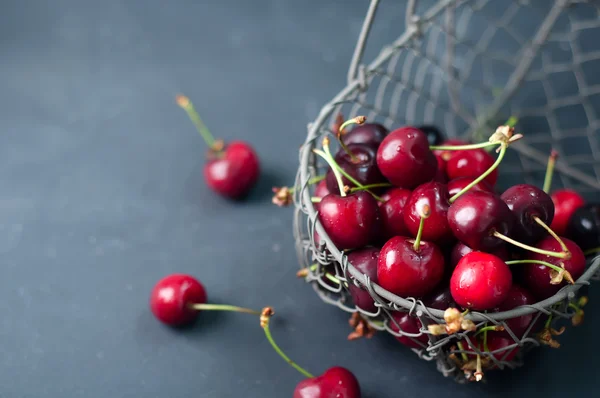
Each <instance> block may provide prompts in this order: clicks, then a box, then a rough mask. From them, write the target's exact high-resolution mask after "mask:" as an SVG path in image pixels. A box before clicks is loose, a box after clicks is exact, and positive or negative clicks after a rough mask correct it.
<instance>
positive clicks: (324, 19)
mask: <svg viewBox="0 0 600 398" xmlns="http://www.w3.org/2000/svg"><path fill="white" fill-rule="evenodd" d="M366 5H367V3H366V2H364V1H343V0H338V1H321V0H310V1H308V0H305V1H291V0H272V1H264V0H256V1H244V0H229V1H218V2H217V1H212V2H208V1H203V2H199V1H172V2H164V1H159V0H145V1H124V0H121V1H117V0H107V1H95V2H91V1H81V0H56V1H53V2H33V1H20V2H19V1H15V0H10V1H6V2H4V3H3V4H2V6H1V8H0V50H1V54H2V60H1V61H0V125H1V126H2V131H1V132H0V134H1V135H0V137H1V145H0V176H1V177H0V181H1V182H2V189H1V190H0V253H1V264H2V266H1V268H2V273H1V277H0V291H1V292H2V293H1V296H0V311H1V313H2V326H1V328H0V386H2V387H0V397H6V398H13V397H35V398H45V397H52V398H58V397H69V398H75V397H89V398H96V397H97V398H105V397H145V398H151V397H161V398H163V397H169V398H177V397H195V398H201V397H206V398H208V397H222V398H225V397H277V398H280V397H289V396H291V392H292V390H293V388H294V386H295V384H296V383H297V382H298V381H299V380H301V377H300V375H299V374H298V373H296V371H294V370H293V369H292V368H290V367H289V366H287V365H286V364H285V363H284V362H283V361H282V360H281V358H279V357H278V356H277V355H276V354H275V352H274V351H272V349H271V348H270V346H269V344H268V342H267V341H266V339H265V338H264V335H263V332H262V330H261V329H260V327H259V326H258V322H257V320H256V319H255V318H252V317H251V316H248V315H241V314H209V313H206V314H202V316H201V319H200V320H199V322H198V323H197V324H196V325H195V326H194V327H193V328H190V329H189V330H185V331H174V330H171V329H169V328H167V327H164V326H163V325H161V324H159V323H158V322H157V321H155V319H154V318H153V317H152V315H151V314H150V311H149V309H148V297H149V292H150V289H151V288H152V286H153V284H154V283H155V282H156V281H157V280H158V279H160V278H161V277H163V276H165V275H167V274H169V273H173V272H185V273H190V274H193V275H195V276H197V277H198V278H199V279H200V280H202V282H203V283H204V284H205V285H206V286H207V289H208V293H209V297H210V301H211V302H214V303H232V304H239V305H243V306H248V307H252V308H261V307H262V306H264V305H272V306H274V307H275V308H276V311H277V315H278V319H279V321H278V322H274V324H273V334H274V336H275V338H276V339H277V340H278V342H279V344H280V345H281V346H282V347H283V348H284V350H285V351H286V352H287V353H288V354H289V355H290V356H291V357H292V358H293V359H295V360H296V361H297V362H299V363H300V364H302V365H303V366H305V367H307V368H308V369H309V370H311V371H313V372H315V373H318V372H321V371H323V370H325V369H326V368H327V367H329V366H332V365H336V364H339V365H344V366H346V367H348V368H350V369H351V370H353V371H354V372H355V373H356V375H357V376H358V377H359V379H360V381H361V384H362V386H363V388H364V391H365V396H368V397H373V398H375V397H419V398H427V397H440V396H448V397H476V396H477V397H480V396H490V397H501V396H502V397H504V396H507V395H512V396H519V397H521V396H523V397H525V396H530V394H534V393H538V394H542V395H541V396H545V397H555V396H566V394H573V396H584V395H586V396H590V395H591V394H592V392H591V391H593V390H594V389H596V388H598V387H599V386H600V384H599V383H600V381H599V379H598V377H597V376H598V375H599V372H598V368H597V367H596V362H595V359H594V358H595V357H596V356H597V355H598V354H600V351H598V348H597V346H594V345H593V338H594V337H596V336H597V333H598V332H597V330H598V328H600V324H599V323H598V320H597V319H598V318H594V317H593V316H590V317H588V320H587V322H586V323H585V325H584V326H582V327H580V328H578V329H573V330H569V331H568V332H567V333H566V334H565V335H563V336H561V342H562V343H563V348H561V349H559V350H550V349H543V350H539V351H538V352H537V353H534V354H532V355H531V357H529V360H528V362H527V365H526V366H525V367H523V368H521V369H519V370H517V371H513V372H510V371H507V372H504V373H502V374H501V375H497V376H495V377H491V378H490V380H489V383H488V384H487V385H468V386H460V385H457V384H455V383H454V382H453V381H451V380H449V379H445V378H444V377H442V376H441V375H440V374H439V373H438V372H437V371H436V369H435V366H434V364H433V363H427V362H425V361H421V360H418V359H417V358H416V356H415V355H414V354H413V353H412V352H410V351H409V350H406V349H404V347H399V346H398V345H397V344H395V342H394V341H393V340H392V339H391V338H387V337H389V336H379V337H377V338H374V339H372V340H360V341H354V342H348V341H346V339H345V337H346V335H347V333H348V332H349V328H348V325H347V315H346V314H344V313H342V312H341V311H340V310H338V309H336V308H334V307H331V306H328V305H325V304H323V303H322V302H321V301H320V300H319V299H318V298H317V297H316V296H315V294H314V293H313V291H312V289H311V288H310V287H309V286H307V285H305V284H304V283H302V282H301V281H299V280H297V279H296V277H295V275H294V274H295V272H296V270H297V267H298V265H297V260H296V256H295V253H294V246H293V237H292V211H291V209H280V208H277V207H275V206H273V205H272V204H271V202H270V197H271V192H270V188H271V186H273V185H288V184H291V183H292V182H293V178H294V175H295V172H296V168H297V165H298V147H299V145H300V144H301V143H302V142H303V140H304V137H305V134H306V124H307V122H309V121H311V120H312V119H313V118H314V117H315V116H316V115H317V112H318V110H319V108H320V106H321V105H322V104H324V103H325V102H327V101H328V100H329V99H330V98H331V97H333V96H334V95H335V94H336V93H337V92H338V91H339V90H340V89H341V88H342V87H343V86H344V84H345V76H346V70H347V66H348V64H349V60H350V56H351V53H352V49H353V46H354V43H355V40H356V38H357V35H358V32H359V29H360V25H361V22H362V18H363V16H364V13H365V11H366ZM403 9H404V7H403V6H402V7H401V6H398V7H388V8H387V11H386V12H381V13H379V14H378V27H377V28H376V29H375V30H374V32H373V46H375V47H376V46H377V45H379V46H380V45H382V44H384V43H386V42H387V41H389V40H391V39H392V38H394V37H395V36H396V35H397V34H398V33H399V32H401V26H402V19H403ZM373 55H374V52H373V51H368V52H367V54H366V56H367V57H372V56H373ZM180 92H182V93H185V94H187V95H189V96H190V97H191V99H192V100H193V101H194V102H195V104H196V106H197V108H198V109H199V110H200V112H201V114H202V116H203V117H204V119H205V121H206V123H207V124H208V125H209V126H210V127H211V128H212V130H213V132H214V133H215V135H218V136H219V137H221V138H224V139H232V138H242V139H246V140H248V141H251V142H252V143H254V144H255V145H256V147H257V150H258V152H259V154H260V157H261V160H262V162H263V163H262V164H263V169H264V173H263V174H262V176H261V179H260V183H259V184H258V186H257V187H256V189H255V190H254V191H253V193H252V195H251V197H250V198H249V200H247V201H245V202H243V203H231V202H229V201H226V200H223V199H221V198H220V197H217V196H216V195H214V194H213V193H212V192H210V191H209V190H208V189H207V187H206V186H205V184H204V182H203V179H202V176H201V170H202V165H203V159H204V151H205V147H204V144H203V142H202V141H201V139H200V137H199V136H198V135H197V134H196V132H195V131H194V129H193V127H192V125H191V123H190V121H189V120H188V119H187V117H186V115H185V113H184V112H183V111H182V110H181V109H179V108H178V107H177V106H176V105H175V103H174V96H175V95H176V94H177V93H180ZM594 293H595V292H592V294H591V302H590V304H589V306H588V307H587V311H588V313H593V312H594V311H595V310H597V309H598V306H597V304H596V303H595V302H594V297H597V294H594Z"/></svg>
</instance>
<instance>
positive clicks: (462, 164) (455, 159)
mask: <svg viewBox="0 0 600 398" xmlns="http://www.w3.org/2000/svg"><path fill="white" fill-rule="evenodd" d="M494 162H495V160H494V158H493V157H492V156H491V155H490V154H489V153H487V152H486V151H485V150H483V149H482V148H477V149H469V150H462V151H454V152H452V154H451V155H450V158H449V159H448V160H447V162H446V174H447V175H448V178H449V179H450V180H453V179H455V178H458V177H473V178H477V177H479V176H480V175H481V174H483V173H484V172H485V171H486V170H488V169H489V168H490V167H491V166H492V165H493V164H494ZM497 180H498V170H497V169H496V170H494V171H492V172H491V173H490V174H489V175H488V176H487V177H486V178H485V179H484V181H485V182H486V183H487V184H488V185H489V186H491V187H494V186H495V185H496V181H497Z"/></svg>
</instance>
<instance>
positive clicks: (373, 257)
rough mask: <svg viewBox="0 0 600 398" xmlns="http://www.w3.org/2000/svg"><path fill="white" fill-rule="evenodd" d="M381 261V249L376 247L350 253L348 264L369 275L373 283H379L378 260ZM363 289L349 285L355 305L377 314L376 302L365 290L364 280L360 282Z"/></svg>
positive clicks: (352, 284)
mask: <svg viewBox="0 0 600 398" xmlns="http://www.w3.org/2000/svg"><path fill="white" fill-rule="evenodd" d="M378 259H379V249H378V248H376V247H366V248H364V249H359V250H355V251H352V252H350V253H348V262H349V263H350V264H352V265H353V266H354V268H356V269H357V270H358V271H360V272H361V273H363V274H365V275H367V276H368V277H369V278H370V279H371V282H374V283H377V260H378ZM358 281H359V282H360V284H361V287H358V286H356V285H355V284H354V283H348V289H349V290H350V295H351V296H352V299H353V300H354V304H355V305H356V306H357V307H359V308H362V309H363V310H365V311H368V312H372V313H373V312H377V307H375V302H374V301H373V298H372V297H371V295H370V294H369V291H368V290H367V289H365V288H364V285H363V284H364V279H359V280H358Z"/></svg>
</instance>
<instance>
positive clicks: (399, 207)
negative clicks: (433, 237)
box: [379, 188, 411, 241]
mask: <svg viewBox="0 0 600 398" xmlns="http://www.w3.org/2000/svg"><path fill="white" fill-rule="evenodd" d="M410 195H411V192H410V191H409V190H408V189H404V188H392V189H389V190H387V191H386V192H385V193H384V194H383V195H381V198H382V199H383V200H384V201H383V202H379V213H380V215H381V223H382V226H383V231H382V236H383V238H384V239H385V240H386V241H387V240H388V239H390V238H392V237H394V236H407V235H408V234H409V232H408V229H407V228H406V226H405V225H404V208H405V206H406V202H408V199H409V197H410Z"/></svg>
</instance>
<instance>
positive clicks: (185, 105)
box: [175, 94, 223, 152]
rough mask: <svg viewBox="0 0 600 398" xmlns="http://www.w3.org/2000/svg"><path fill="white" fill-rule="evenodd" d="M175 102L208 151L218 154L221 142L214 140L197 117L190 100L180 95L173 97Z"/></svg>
mask: <svg viewBox="0 0 600 398" xmlns="http://www.w3.org/2000/svg"><path fill="white" fill-rule="evenodd" d="M175 101H176V102H177V105H179V106H180V107H181V108H182V109H183V110H184V111H185V112H186V113H187V115H188V117H189V118H190V120H191V121H192V123H193V124H194V126H195V127H196V130H197V131H198V133H199V134H200V136H201V137H202V139H204V142H205V143H206V145H207V146H208V147H209V148H210V150H211V151H214V152H220V151H221V150H222V149H223V142H222V141H218V140H215V138H214V136H213V135H212V134H211V132H210V130H208V128H207V127H206V125H205V124H204V122H203V121H202V119H201V118H200V115H198V112H196V109H195V108H194V104H192V101H190V99H189V98H188V97H186V96H185V95H181V94H180V95H177V96H176V97H175Z"/></svg>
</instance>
